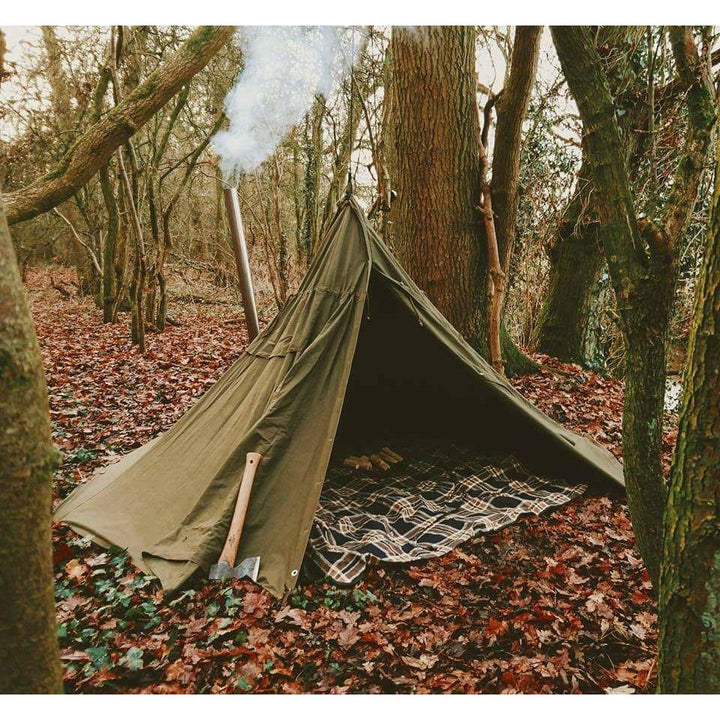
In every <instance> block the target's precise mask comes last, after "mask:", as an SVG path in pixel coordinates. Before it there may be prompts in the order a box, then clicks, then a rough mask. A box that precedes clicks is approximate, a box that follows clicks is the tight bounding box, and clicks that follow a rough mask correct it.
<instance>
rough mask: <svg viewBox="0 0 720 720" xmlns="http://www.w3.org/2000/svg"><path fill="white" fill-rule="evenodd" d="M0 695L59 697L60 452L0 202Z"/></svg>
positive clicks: (37, 351)
mask: <svg viewBox="0 0 720 720" xmlns="http://www.w3.org/2000/svg"><path fill="white" fill-rule="evenodd" d="M0 387H1V388H2V403H0V589H1V593H2V601H1V602H0V693H51V692H62V672H61V667H60V651H59V648H58V640H57V626H56V621H55V603H54V598H53V569H52V545H51V542H52V541H51V536H50V528H51V517H50V504H51V500H52V476H53V470H54V469H55V467H56V466H57V464H58V458H59V456H58V452H57V450H56V449H55V447H54V446H53V443H52V439H51V436H50V413H49V410H48V398H47V388H46V385H45V376H44V374H43V368H42V360H41V357H40V348H39V347H38V344H37V339H36V337H35V331H34V329H33V325H32V319H31V316H30V310H29V308H28V304H27V299H26V297H25V292H24V290H23V287H22V283H21V280H20V274H19V272H18V267H17V261H16V259H15V252H14V250H13V246H12V242H11V239H10V232H9V230H8V226H7V223H6V221H5V211H4V208H3V204H2V201H1V200H0Z"/></svg>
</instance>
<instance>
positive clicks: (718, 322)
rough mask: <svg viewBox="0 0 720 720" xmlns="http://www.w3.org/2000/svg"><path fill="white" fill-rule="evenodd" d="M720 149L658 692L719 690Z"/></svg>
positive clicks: (665, 593)
mask: <svg viewBox="0 0 720 720" xmlns="http://www.w3.org/2000/svg"><path fill="white" fill-rule="evenodd" d="M719 308H720V149H718V151H717V164H716V170H715V193H714V199H713V208H712V215H711V224H710V228H709V231H708V238H707V248H706V250H705V259H704V264H703V269H702V271H701V274H700V277H699V279H698V286H697V300H696V305H695V319H694V323H693V329H692V334H691V338H690V348H689V353H688V364H687V368H686V371H685V380H684V402H683V409H682V411H681V414H680V428H679V431H678V440H677V448H676V450H675V458H674V463H673V469H672V473H671V480H670V489H669V493H668V499H667V504H666V506H665V522H664V554H663V560H662V575H661V580H660V607H659V621H660V638H659V641H658V647H659V662H658V691H659V692H663V693H720V403H719V402H718V398H720V314H719V313H718V309H719Z"/></svg>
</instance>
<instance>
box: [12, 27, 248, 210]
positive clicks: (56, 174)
mask: <svg viewBox="0 0 720 720" xmlns="http://www.w3.org/2000/svg"><path fill="white" fill-rule="evenodd" d="M234 32H235V28H234V27H231V26H222V27H213V26H204V27H199V28H198V29H197V30H195V32H194V33H193V34H192V35H191V36H190V37H189V38H188V40H187V41H186V42H185V43H184V45H183V46H182V47H181V48H180V49H179V50H178V51H177V52H176V53H175V54H174V55H173V56H172V57H170V58H169V59H168V60H167V61H165V63H163V65H162V66H161V67H160V68H158V69H157V70H156V71H155V72H154V73H152V74H151V75H150V76H149V77H148V78H147V80H145V82H143V83H142V84H140V85H139V86H137V87H136V88H135V90H133V92H131V93H130V94H129V95H128V96H127V97H126V98H125V99H124V100H123V101H122V102H121V103H120V104H119V105H118V106H117V107H115V108H113V110H111V111H110V112H109V113H107V114H106V115H105V116H104V117H103V118H102V119H101V120H99V121H98V122H96V123H95V124H94V125H92V126H91V127H90V128H89V129H88V130H87V131H86V132H85V133H84V134H83V135H82V136H81V137H80V138H79V139H78V140H77V142H75V144H74V145H73V146H72V147H71V148H70V149H69V150H68V152H67V154H66V155H65V157H64V158H63V159H62V160H61V161H60V164H59V165H58V166H57V167H56V168H55V170H53V171H52V172H51V173H49V174H48V175H46V176H45V177H44V178H42V179H41V180H38V181H36V182H34V183H32V184H30V185H28V186H27V187H25V188H23V189H22V190H18V191H16V192H12V193H7V194H6V195H5V196H4V200H5V205H6V208H7V219H8V222H9V223H10V224H13V223H16V222H20V221H22V220H28V219H30V218H32V217H35V216H36V215H39V214H40V213H43V212H47V211H48V210H50V209H52V208H53V207H55V206H56V205H58V204H60V203H61V202H62V201H63V200H67V199H68V198H69V197H71V196H72V195H73V193H75V192H76V191H77V190H78V188H80V187H82V186H83V185H84V184H85V183H86V182H87V181H88V180H89V179H90V178H91V177H92V176H93V175H94V174H95V173H96V172H97V171H98V170H99V169H100V168H101V167H103V166H104V165H105V164H107V162H108V160H109V159H110V157H111V156H112V154H113V153H114V152H115V150H117V149H118V148H119V147H120V146H121V145H122V144H123V143H125V142H126V141H127V140H128V139H129V138H130V137H132V136H133V135H134V134H135V133H136V132H137V131H138V130H139V129H140V128H141V127H142V126H143V125H144V124H145V123H146V122H147V121H148V120H149V119H150V118H151V117H152V116H153V115H154V114H155V113H156V112H157V111H158V110H159V109H160V108H161V107H163V105H165V103H166V102H167V101H168V100H169V99H170V98H171V97H172V96H173V95H175V93H177V92H178V91H179V90H180V89H181V88H182V87H183V85H185V83H187V82H188V80H190V79H191V78H192V77H193V76H194V75H196V74H197V73H198V72H199V71H200V70H202V69H203V68H204V67H205V66H206V65H207V64H208V62H209V61H210V59H211V58H212V57H213V56H214V55H215V53H217V52H218V51H219V50H220V48H222V47H223V45H225V43H227V42H228V41H229V40H230V38H231V37H232V36H233V33H234Z"/></svg>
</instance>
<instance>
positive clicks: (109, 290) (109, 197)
mask: <svg viewBox="0 0 720 720" xmlns="http://www.w3.org/2000/svg"><path fill="white" fill-rule="evenodd" d="M99 177H100V188H101V190H102V195H103V201H104V202H105V210H106V212H107V235H106V236H105V246H104V247H103V279H102V280H103V282H102V296H103V303H102V304H103V322H106V323H111V322H115V320H116V318H114V317H113V307H114V305H115V295H116V294H117V282H116V280H117V278H116V275H115V273H116V269H115V260H116V256H117V242H118V232H119V230H120V220H119V216H118V206H117V199H116V197H115V190H114V188H113V186H112V183H111V181H110V167H109V165H105V167H103V168H102V169H101V170H100V173H99Z"/></svg>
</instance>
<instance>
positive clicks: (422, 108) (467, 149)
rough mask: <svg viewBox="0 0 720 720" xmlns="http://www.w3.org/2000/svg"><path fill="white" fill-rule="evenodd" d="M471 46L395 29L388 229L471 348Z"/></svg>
mask: <svg viewBox="0 0 720 720" xmlns="http://www.w3.org/2000/svg"><path fill="white" fill-rule="evenodd" d="M475 38H476V33H475V30H474V28H471V27H421V28H415V29H410V28H397V27H396V28H393V35H392V41H391V46H390V47H391V50H390V52H391V55H392V63H393V91H394V97H393V108H394V109H395V111H396V112H395V113H394V117H393V118H392V123H393V130H392V133H391V136H392V144H391V146H390V147H389V148H388V151H389V160H390V167H391V172H390V174H391V177H392V179H393V186H394V188H395V189H396V191H397V197H396V199H395V201H394V202H393V204H392V209H391V212H390V223H389V227H390V236H391V239H392V242H393V243H394V246H395V250H396V251H397V254H398V256H399V258H400V260H401V261H402V263H403V265H404V266H405V268H406V269H407V271H408V272H409V273H410V275H412V277H413V279H414V280H415V282H417V284H418V285H419V286H420V287H421V288H422V289H423V290H424V291H425V292H426V293H427V295H428V297H429V298H430V300H431V301H432V302H433V303H434V304H435V305H436V306H437V307H438V308H439V309H440V311H441V312H442V313H443V314H444V315H445V316H446V317H447V318H448V319H449V320H450V322H451V323H453V325H454V326H455V327H456V328H457V329H458V331H459V332H460V333H461V334H462V335H463V336H464V337H465V338H466V339H467V340H468V341H469V342H470V343H472V344H473V345H476V346H485V340H486V338H487V320H486V318H485V315H484V312H483V309H484V307H485V292H484V289H485V282H484V272H483V270H484V255H481V244H480V240H481V238H482V235H481V234H480V233H481V230H480V227H479V225H480V217H479V215H478V213H477V211H476V209H475V207H476V205H477V203H478V198H479V194H480V193H479V191H480V184H479V181H480V175H479V173H480V156H479V148H478V137H479V123H478V116H477V109H476V99H475V96H476V82H475Z"/></svg>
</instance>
